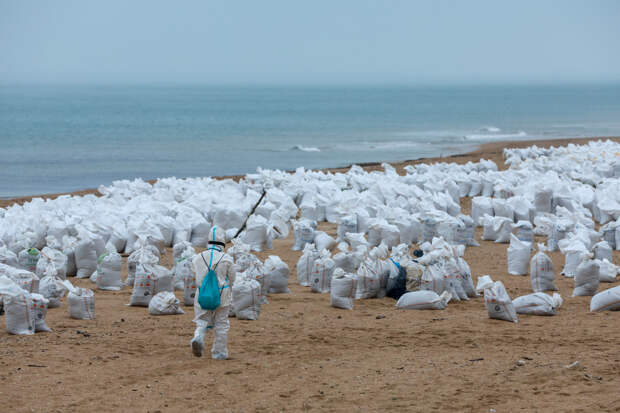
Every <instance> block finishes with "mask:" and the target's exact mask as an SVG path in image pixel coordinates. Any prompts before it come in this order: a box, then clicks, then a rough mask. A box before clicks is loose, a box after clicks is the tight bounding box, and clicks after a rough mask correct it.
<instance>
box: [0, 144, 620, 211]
mask: <svg viewBox="0 0 620 413" xmlns="http://www.w3.org/2000/svg"><path fill="white" fill-rule="evenodd" d="M607 139H610V140H613V141H616V142H620V137H619V136H600V137H589V138H570V139H534V140H519V141H501V142H488V143H484V144H481V145H479V146H478V147H477V148H476V149H474V150H473V151H470V152H464V153H460V154H454V155H450V156H445V157H430V158H419V159H411V160H406V161H401V162H390V164H391V165H392V166H394V167H395V168H396V170H397V171H399V172H400V173H403V171H404V169H403V168H404V167H405V166H407V165H415V164H419V163H432V162H455V163H467V162H470V161H475V160H478V159H481V158H483V159H490V160H492V161H494V162H495V163H497V165H498V166H499V167H500V169H501V168H503V167H504V163H503V150H504V149H505V148H525V147H528V146H532V145H537V146H539V147H542V148H547V147H550V146H565V145H568V144H570V143H573V144H584V143H587V142H589V141H596V140H607ZM383 162H385V161H377V162H366V163H357V165H359V166H361V167H362V168H364V169H365V170H368V171H372V170H379V169H382V168H381V164H382V163H383ZM350 167H351V165H348V166H344V167H335V168H321V169H320V170H323V171H330V172H344V171H346V170H348V169H349V168H350ZM243 176H244V175H229V176H216V177H214V178H216V179H234V180H238V179H241V178H243ZM162 178H164V177H162ZM155 181H156V179H152V180H148V181H147V182H149V183H154V182H155ZM88 194H98V189H97V188H90V189H82V190H77V191H72V192H62V193H54V194H41V195H28V196H20V197H14V198H5V199H0V207H2V208H6V207H9V206H11V205H13V204H20V205H21V204H24V203H26V202H29V201H31V200H32V199H33V198H43V199H54V198H57V197H59V196H62V195H80V196H81V195H88Z"/></svg>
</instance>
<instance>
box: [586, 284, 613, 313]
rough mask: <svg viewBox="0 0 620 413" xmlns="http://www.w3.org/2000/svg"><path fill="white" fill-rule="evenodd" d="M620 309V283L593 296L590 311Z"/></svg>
mask: <svg viewBox="0 0 620 413" xmlns="http://www.w3.org/2000/svg"><path fill="white" fill-rule="evenodd" d="M607 310H612V311H617V310H620V285H618V286H616V287H613V288H610V289H608V290H605V291H601V292H600V293H597V294H595V295H594V297H592V300H591V301H590V311H607Z"/></svg>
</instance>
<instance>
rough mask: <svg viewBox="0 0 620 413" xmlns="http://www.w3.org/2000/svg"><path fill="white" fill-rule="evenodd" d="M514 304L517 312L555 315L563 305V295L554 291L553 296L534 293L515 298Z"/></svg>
mask: <svg viewBox="0 0 620 413" xmlns="http://www.w3.org/2000/svg"><path fill="white" fill-rule="evenodd" d="M512 304H513V305H514V307H515V309H516V310H517V314H531V315H555V314H556V312H557V310H558V309H559V308H560V306H561V305H562V297H561V296H560V294H558V293H553V296H549V295H547V294H545V293H532V294H528V295H522V296H521V297H517V298H515V299H514V300H512Z"/></svg>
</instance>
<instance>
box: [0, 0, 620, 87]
mask: <svg viewBox="0 0 620 413" xmlns="http://www.w3.org/2000/svg"><path fill="white" fill-rule="evenodd" d="M605 81H614V82H618V81H620V0H609V1H604V0H583V1H571V0H557V1H545V0H536V1H523V0H519V1H502V0H489V1H478V0H468V1H459V0H453V1H435V0H433V1H430V0H429V1H414V0H408V1H391V0H377V1H363V0H326V1H323V0H309V1H301V0H299V1H297V0H281V1H278V0H247V1H242V0H221V1H208V0H197V1H189V0H187V1H185V0H178V1H172V0H169V1H157V0H105V1H88V0H76V1H67V0H54V1H52V0H50V1H34V0H33V1H31V0H14V1H12V0H0V83H30V82H43V83H49V82H59V83H67V82H78V83H115V82H121V83H126V82H140V83H143V82H147V83H151V82H166V83H170V82H173V83H176V82H184V83H185V82H199V83H300V84H317V83H411V84H427V83H501V82H511V83H515V82H516V83H524V82H525V83H527V82H605Z"/></svg>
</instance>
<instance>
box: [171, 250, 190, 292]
mask: <svg viewBox="0 0 620 413" xmlns="http://www.w3.org/2000/svg"><path fill="white" fill-rule="evenodd" d="M172 274H173V280H172V284H173V287H174V289H175V290H185V279H186V278H187V277H188V276H189V275H190V274H191V275H193V274H194V272H193V271H192V258H191V257H187V258H182V259H180V260H179V261H177V263H176V265H175V266H174V269H173V270H172Z"/></svg>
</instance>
